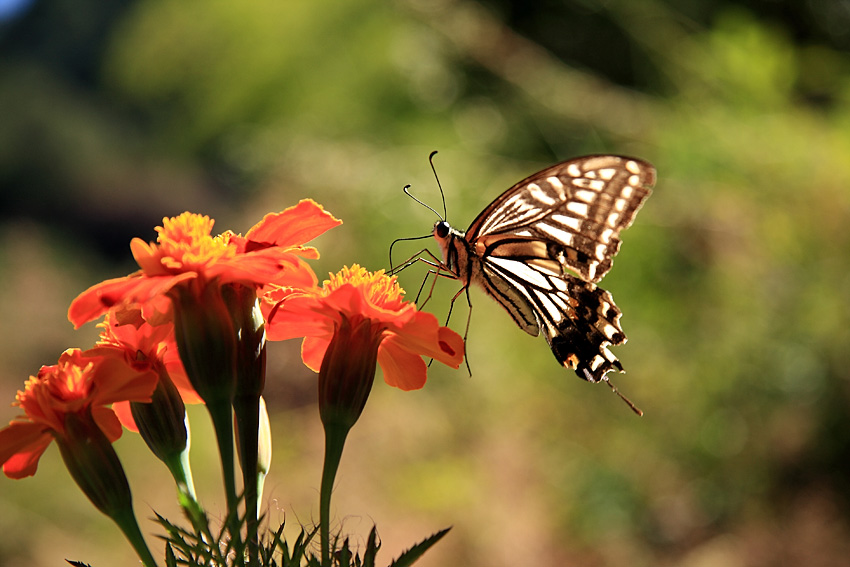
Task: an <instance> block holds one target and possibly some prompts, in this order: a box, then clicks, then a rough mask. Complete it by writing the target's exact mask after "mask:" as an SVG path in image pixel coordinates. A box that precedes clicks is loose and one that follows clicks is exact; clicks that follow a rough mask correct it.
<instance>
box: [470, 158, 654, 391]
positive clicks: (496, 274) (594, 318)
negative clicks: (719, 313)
mask: <svg viewBox="0 0 850 567" xmlns="http://www.w3.org/2000/svg"><path fill="white" fill-rule="evenodd" d="M654 181H655V169H654V168H653V167H652V166H651V165H650V164H648V163H646V162H643V161H640V160H636V159H632V158H625V157H619V156H589V157H584V158H578V159H575V160H570V161H566V162H563V163H561V164H558V165H555V166H553V167H550V168H548V169H545V170H543V171H541V172H539V173H536V174H534V175H532V176H530V177H528V178H527V179H525V180H523V181H521V182H520V183H517V184H516V185H515V186H514V187H512V188H511V189H509V190H508V191H506V192H505V193H503V194H502V195H501V196H500V197H498V198H497V199H496V200H495V201H494V202H493V203H492V204H491V205H490V206H488V207H487V208H486V209H485V211H484V212H483V213H482V214H481V215H479V216H478V218H476V220H475V221H473V223H472V225H471V226H470V228H469V230H468V231H467V233H466V235H465V238H466V240H467V242H468V243H469V251H470V253H471V254H472V255H474V256H475V257H477V259H478V266H479V269H478V270H477V271H476V272H475V276H474V278H473V279H474V281H475V282H476V283H478V284H480V285H481V286H482V287H483V288H484V289H485V291H487V293H488V294H489V295H491V296H492V297H494V298H495V299H496V300H497V301H499V302H500V303H501V304H502V306H503V307H505V309H506V310H507V311H508V312H509V313H510V314H511V316H512V317H513V318H514V321H515V322H516V323H517V324H518V325H519V326H520V328H522V329H523V330H525V331H526V332H528V333H530V334H532V335H537V334H538V333H539V331H540V330H542V331H543V334H544V336H545V337H546V340H547V341H548V343H549V346H550V347H551V349H552V352H553V354H554V355H555V358H556V359H557V360H558V361H559V362H560V363H561V364H562V365H564V366H566V367H568V368H571V369H573V370H575V371H576V373H577V374H578V375H579V377H581V378H583V379H585V380H589V381H591V382H598V381H600V380H603V379H605V375H606V374H607V373H608V372H609V371H611V370H614V369H616V370H620V371H622V365H621V364H620V362H619V361H618V360H617V358H616V357H615V356H614V355H613V354H612V353H611V351H610V350H608V347H609V346H610V345H612V344H613V345H618V344H623V343H625V342H626V335H625V333H624V332H623V329H622V328H621V326H620V316H621V312H620V310H619V309H618V308H617V306H616V305H615V304H614V300H613V298H612V297H611V294H610V293H608V292H607V291H605V290H603V289H601V288H599V287H597V286H596V285H595V282H598V281H599V280H600V279H602V277H603V276H604V275H605V274H606V273H607V272H608V270H610V269H611V264H612V261H613V257H614V255H615V254H616V253H617V251H618V250H619V248H620V238H619V234H620V232H621V231H622V230H623V229H625V228H626V227H628V226H629V225H630V224H631V223H632V221H633V220H634V217H635V214H636V213H637V211H638V209H639V208H640V206H641V205H642V204H643V202H644V201H645V200H646V198H647V197H648V196H649V194H650V187H651V186H652V185H653V183H654ZM568 271H572V272H574V273H575V274H577V275H578V277H576V276H573V275H572V274H570V273H568Z"/></svg>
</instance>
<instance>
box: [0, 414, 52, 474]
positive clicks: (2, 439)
mask: <svg viewBox="0 0 850 567" xmlns="http://www.w3.org/2000/svg"><path fill="white" fill-rule="evenodd" d="M52 440H53V437H52V436H51V435H50V434H49V433H47V432H46V431H45V427H44V425H41V424H38V423H32V422H29V421H27V422H24V421H16V422H12V423H11V424H9V426H8V427H6V428H4V429H2V430H0V463H2V464H3V472H4V473H5V474H6V476H8V477H9V478H24V477H26V476H32V475H34V474H35V471H36V469H37V468H38V459H39V458H40V457H41V455H42V453H44V450H45V449H47V446H48V445H50V442H51V441H52Z"/></svg>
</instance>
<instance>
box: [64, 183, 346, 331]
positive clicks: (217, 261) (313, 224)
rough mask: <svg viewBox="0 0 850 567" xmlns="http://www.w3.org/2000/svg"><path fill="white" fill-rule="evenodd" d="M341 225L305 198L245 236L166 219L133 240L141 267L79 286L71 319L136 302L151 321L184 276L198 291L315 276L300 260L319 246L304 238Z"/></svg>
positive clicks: (192, 217)
mask: <svg viewBox="0 0 850 567" xmlns="http://www.w3.org/2000/svg"><path fill="white" fill-rule="evenodd" d="M340 223H341V221H339V220H338V219H336V218H334V217H333V216H332V215H331V214H330V213H328V212H326V211H325V210H324V209H323V208H322V207H321V206H320V205H318V204H316V203H315V202H314V201H312V200H309V199H307V200H303V201H301V202H299V203H298V204H297V205H295V206H294V207H290V208H288V209H286V210H284V211H282V212H280V213H272V214H268V215H266V216H265V217H264V218H263V220H262V221H260V222H259V223H257V224H256V225H255V226H254V227H252V228H251V229H250V230H249V231H248V233H247V234H246V235H245V236H240V235H236V234H233V233H231V232H225V233H224V234H220V235H218V236H212V228H213V224H214V221H213V220H212V219H210V218H209V217H207V216H202V215H197V214H193V213H189V212H186V213H183V214H181V215H179V216H177V217H174V218H165V219H163V224H162V226H161V227H157V228H156V231H157V233H158V236H157V242H156V243H148V242H145V241H143V240H142V239H140V238H135V239H133V241H132V242H131V243H130V249H131V250H132V252H133V256H134V257H135V259H136V262H137V263H138V264H139V267H140V268H141V269H140V270H139V271H137V272H135V273H133V274H130V275H129V276H125V277H122V278H115V279H111V280H107V281H104V282H101V283H99V284H96V285H94V286H92V287H91V288H89V289H88V290H86V291H84V292H83V293H82V294H80V295H79V296H78V297H77V298H76V299H75V300H74V301H73V302H72V303H71V307H70V309H69V310H68V319H69V320H70V321H71V322H72V323H73V324H74V326H75V327H79V326H81V325H83V324H84V323H86V322H88V321H91V320H93V319H96V318H98V317H100V316H101V315H103V314H104V313H106V311H108V310H109V309H110V308H111V307H113V306H115V305H117V304H120V303H124V304H127V303H139V304H143V305H144V316H145V318H146V319H147V320H148V321H151V322H156V319H155V317H154V313H155V312H157V311H159V312H162V311H163V310H166V309H168V302H167V300H164V298H163V296H164V295H165V294H167V293H168V292H169V291H170V290H171V289H172V288H173V287H174V286H176V285H178V284H180V283H182V282H187V283H188V282H190V281H192V282H193V283H192V287H193V288H194V289H195V290H200V289H203V288H204V287H205V286H206V285H208V284H210V283H212V282H215V284H216V285H225V284H242V285H246V286H250V287H254V288H255V289H256V288H259V287H261V286H263V285H266V284H269V283H275V284H277V285H292V286H296V287H297V286H302V285H304V283H305V282H307V283H310V282H315V281H316V280H315V275H313V274H312V271H311V270H310V268H309V267H308V266H307V265H306V263H304V262H303V260H302V258H318V252H317V251H316V249H315V248H312V247H309V246H304V243H305V242H307V241H309V240H312V239H313V238H315V237H317V236H319V235H320V234H322V233H324V232H325V231H327V230H328V229H330V228H333V227H334V226H337V225H339V224H340Z"/></svg>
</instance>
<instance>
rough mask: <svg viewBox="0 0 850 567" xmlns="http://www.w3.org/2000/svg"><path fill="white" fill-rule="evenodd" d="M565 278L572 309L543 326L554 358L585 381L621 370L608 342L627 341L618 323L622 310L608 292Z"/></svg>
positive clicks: (596, 380)
mask: <svg viewBox="0 0 850 567" xmlns="http://www.w3.org/2000/svg"><path fill="white" fill-rule="evenodd" d="M566 279H567V283H568V285H569V288H570V291H569V295H570V296H571V297H572V298H574V299H575V301H574V303H573V304H572V309H571V310H570V311H569V312H568V313H567V314H566V315H567V316H566V317H565V318H563V319H562V320H561V321H559V322H558V323H557V324H549V325H546V327H545V335H546V340H547V341H548V342H549V346H550V347H551V349H552V353H553V354H554V355H555V358H556V359H557V360H558V362H559V363H561V364H562V365H563V366H565V367H567V368H571V369H572V370H575V372H576V374H577V375H578V377H579V378H582V379H583V380H587V381H588V382H594V383H595V382H599V381H601V380H604V379H605V376H606V374H608V372H611V371H612V370H617V371H618V372H623V366H622V364H620V361H619V360H617V357H616V356H614V354H613V353H612V352H611V351H610V350H608V346H610V345H620V344H623V343H625V342H626V335H625V333H624V332H623V329H622V327H620V316H621V315H622V312H621V311H620V310H619V309H618V308H617V306H616V305H615V304H614V299H613V298H612V297H611V294H610V293H608V292H607V291H605V290H604V289H602V288H599V287H597V286H596V285H594V284H592V283H587V282H584V281H582V280H580V279H578V278H574V277H571V276H566Z"/></svg>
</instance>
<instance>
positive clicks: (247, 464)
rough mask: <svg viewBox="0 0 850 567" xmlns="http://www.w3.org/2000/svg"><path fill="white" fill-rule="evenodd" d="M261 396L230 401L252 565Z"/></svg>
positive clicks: (255, 558) (255, 542) (256, 530)
mask: <svg viewBox="0 0 850 567" xmlns="http://www.w3.org/2000/svg"><path fill="white" fill-rule="evenodd" d="M259 406H260V397H259V395H258V396H251V397H250V398H244V397H243V398H237V399H236V401H235V403H234V404H233V407H234V410H235V413H236V424H237V427H236V434H237V435H238V447H239V449H240V451H239V453H240V455H239V458H240V464H241V466H242V486H243V490H244V491H245V527H246V530H247V534H248V562H249V565H251V566H252V567H255V566H256V565H257V564H258V563H257V561H258V559H257V546H258V529H259V526H258V516H259V514H258V512H259V503H258V499H259V491H258V484H257V482H258V477H257V467H258V465H257V462H258V453H259V450H258V439H257V435H258V431H259V428H260V418H259Z"/></svg>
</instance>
